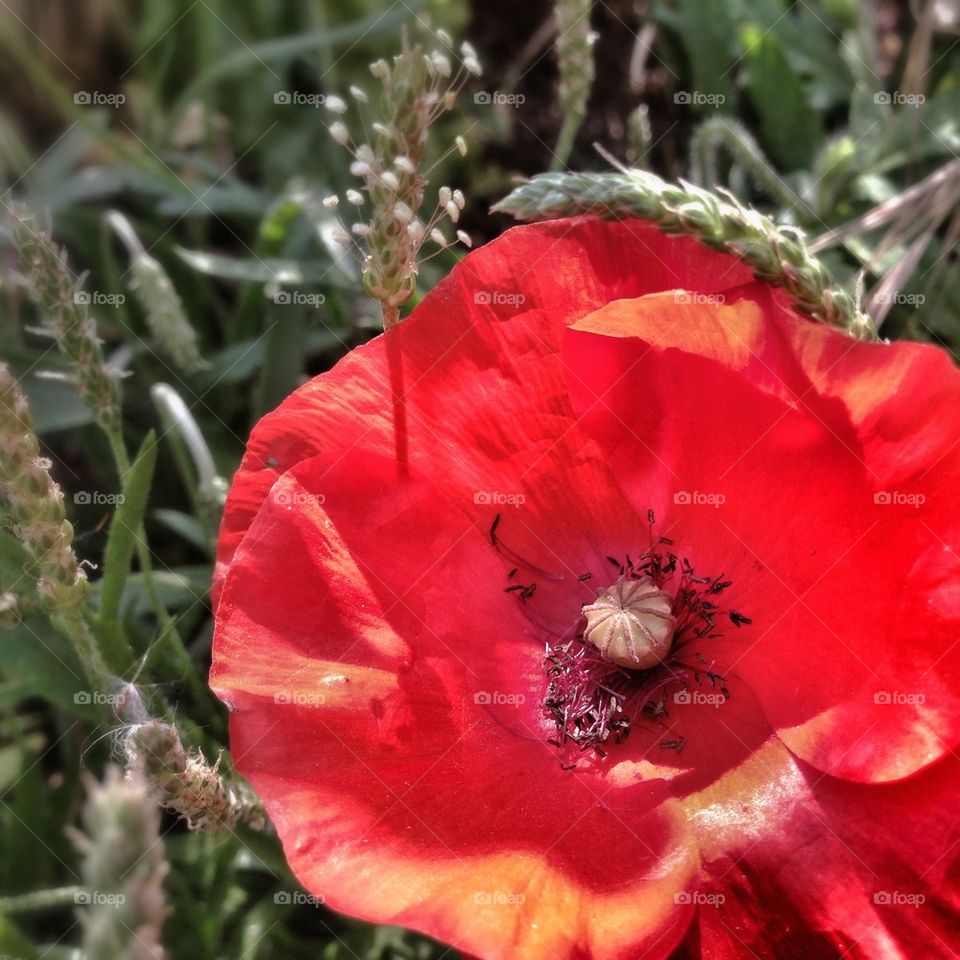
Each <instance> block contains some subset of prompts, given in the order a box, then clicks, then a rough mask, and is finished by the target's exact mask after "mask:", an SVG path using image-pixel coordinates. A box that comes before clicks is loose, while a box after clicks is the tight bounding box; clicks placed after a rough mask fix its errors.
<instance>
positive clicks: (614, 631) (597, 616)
mask: <svg viewBox="0 0 960 960" xmlns="http://www.w3.org/2000/svg"><path fill="white" fill-rule="evenodd" d="M672 607H673V598H672V597H671V596H670V594H669V593H667V592H666V591H664V590H661V589H659V588H658V587H657V585H656V584H655V583H654V582H653V580H651V579H650V577H641V578H640V579H639V580H628V579H626V578H622V579H620V580H619V581H617V583H615V584H614V585H613V586H612V587H607V588H606V589H604V590H600V591H599V592H598V594H597V599H596V601H595V602H594V603H591V604H588V605H587V606H585V607H584V608H583V615H584V617H585V618H586V622H587V623H586V627H585V628H584V631H583V639H584V640H586V641H587V642H588V643H592V644H593V645H594V646H595V647H596V648H597V649H598V650H599V651H600V653H601V654H602V655H603V657H604V658H605V659H607V660H610V661H611V662H612V663H615V664H617V665H618V666H621V667H626V668H627V669H628V670H649V669H650V668H651V667H655V666H656V665H657V664H658V663H662V662H663V661H664V660H665V659H666V657H667V655H668V654H669V653H670V647H671V645H672V643H673V631H674V629H675V627H676V619H675V618H674V616H673V614H672V613H671V610H672Z"/></svg>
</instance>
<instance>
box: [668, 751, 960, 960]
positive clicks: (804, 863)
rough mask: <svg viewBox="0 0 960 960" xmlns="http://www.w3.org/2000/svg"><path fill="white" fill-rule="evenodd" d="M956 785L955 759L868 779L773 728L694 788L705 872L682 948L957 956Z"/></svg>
mask: <svg viewBox="0 0 960 960" xmlns="http://www.w3.org/2000/svg"><path fill="white" fill-rule="evenodd" d="M958 786H960V763H958V762H957V761H956V759H955V758H950V760H949V761H947V762H946V763H945V764H944V765H938V766H936V767H934V768H932V769H931V770H929V771H927V772H925V773H923V774H921V775H920V776H918V777H916V778H914V779H912V780H910V781H908V782H907V783H904V784H895V785H885V786H864V785H860V784H852V783H849V782H844V781H840V780H835V779H834V778H832V777H828V776H824V775H823V774H822V773H820V772H819V771H816V770H813V769H812V768H809V767H806V766H804V765H803V764H800V763H799V762H798V761H796V760H794V759H793V758H792V757H791V756H790V754H789V753H788V752H787V751H786V750H784V748H783V747H782V746H779V745H777V744H776V741H771V742H770V744H768V746H767V747H766V748H765V749H764V750H762V751H758V752H757V753H756V754H755V755H754V756H753V757H752V758H751V760H750V761H749V762H748V763H746V764H744V766H743V767H742V768H741V769H740V770H738V771H736V772H735V773H734V774H731V775H728V776H727V777H725V778H724V779H722V780H721V781H720V782H718V783H717V784H716V785H714V786H713V787H711V788H709V789H708V790H705V791H703V793H702V794H700V795H698V796H695V797H691V798H689V799H688V800H687V801H686V804H685V806H686V808H687V811H688V813H689V815H690V818H691V824H692V826H693V829H694V832H695V833H696V834H697V837H698V841H699V843H700V849H701V855H702V857H703V862H704V872H705V877H706V880H705V884H704V886H703V888H702V890H701V893H700V899H701V904H700V907H699V915H698V929H697V931H696V933H691V935H689V936H688V938H687V954H686V955H687V956H691V957H693V956H696V957H700V956H703V957H709V958H711V960H718V958H719V960H726V958H730V960H734V958H738V960H739V958H741V957H757V958H769V960H817V958H824V960H827V958H833V957H837V956H841V955H842V956H850V957H859V958H880V957H884V958H885V957H913V956H923V957H930V958H938V957H943V958H946V957H950V958H952V957H955V956H956V954H955V953H954V952H953V947H954V946H955V945H956V929H957V928H956V915H957V914H956V910H957V903H958V901H957V876H956V868H957V863H958V858H957V854H956V852H955V849H954V848H955V847H956V846H957V844H958V842H960V825H958V821H957V817H956V815H955V798H956V790H957V787H958ZM951 873H953V876H952V877H951V876H950V874H951ZM681 955H683V954H681Z"/></svg>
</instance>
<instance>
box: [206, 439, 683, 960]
mask: <svg viewBox="0 0 960 960" xmlns="http://www.w3.org/2000/svg"><path fill="white" fill-rule="evenodd" d="M331 466H332V463H331V461H330V459H329V458H316V459H314V460H310V461H308V462H305V463H303V464H301V465H300V466H299V467H297V468H296V469H294V470H293V471H291V472H290V473H289V474H287V475H286V476H285V477H283V478H282V479H281V480H280V481H278V482H277V484H276V485H275V486H274V487H273V490H272V491H271V494H270V496H269V497H268V498H267V500H266V501H265V502H264V504H263V506H262V508H261V510H260V511H259V513H258V516H257V518H256V520H255V521H254V523H253V525H252V526H251V528H250V530H249V532H248V534H247V536H246V537H245V539H244V541H243V544H242V545H241V547H240V548H239V550H238V552H237V554H236V557H235V560H234V563H233V564H232V566H231V569H230V573H229V576H228V579H227V583H226V586H225V590H224V593H223V597H222V600H221V603H220V606H219V610H218V619H219V622H220V625H219V630H218V634H217V641H216V650H215V666H214V671H213V675H212V678H211V684H212V686H213V688H214V690H215V691H216V692H217V693H218V695H219V696H221V697H222V698H224V699H226V700H227V701H229V702H230V703H231V704H232V706H233V708H234V713H233V716H232V723H231V742H232V746H233V753H234V757H235V759H236V762H237V765H238V768H239V769H240V770H241V771H242V772H243V773H244V774H245V775H247V776H248V777H249V778H250V780H251V782H252V784H253V786H254V787H255V789H256V790H257V792H258V793H259V795H260V796H261V797H262V798H263V800H264V802H265V804H266V807H267V810H268V812H269V814H270V816H271V819H272V820H273V822H274V824H275V825H276V827H277V830H278V832H279V833H280V836H281V838H282V839H283V842H284V847H285V851H286V854H287V857H288V860H289V862H290V864H291V866H292V867H293V869H294V871H295V872H296V873H297V875H298V876H299V878H300V879H301V881H302V882H303V883H304V884H305V885H306V887H307V888H308V889H310V890H311V891H312V892H313V893H315V894H317V895H320V896H323V897H325V898H326V900H327V902H328V903H329V904H330V905H331V906H333V907H335V908H337V909H341V910H345V911H348V912H350V913H352V914H355V915H358V916H361V917H365V918H368V919H372V920H377V921H381V922H385V921H386V922H396V923H401V924H404V925H407V926H411V927H415V928H417V929H421V930H424V931H426V932H427V933H430V934H432V935H434V936H437V937H440V938H442V939H444V940H446V941H448V942H450V943H452V944H454V945H455V946H457V947H459V948H461V949H464V950H468V951H472V952H474V953H477V954H480V955H482V956H488V957H494V956H511V957H520V958H523V957H530V958H534V957H537V958H539V957H543V956H551V957H559V958H563V957H570V958H574V957H577V958H587V957H601V956H602V957H614V958H615V957H623V958H626V957H634V956H638V955H640V954H641V953H642V952H643V951H650V953H649V955H650V956H657V955H661V956H662V955H666V953H667V952H669V949H670V948H671V947H672V945H674V944H675V943H676V942H677V940H678V939H679V938H680V936H681V935H682V932H683V929H684V927H685V925H686V922H687V920H688V916H689V912H690V910H689V908H687V907H684V906H683V905H682V904H681V905H680V906H677V905H675V903H674V893H675V892H676V891H678V890H681V889H683V888H684V887H689V885H690V883H689V881H690V878H691V877H692V876H693V874H694V873H695V871H696V868H697V860H696V853H695V849H694V848H693V847H692V846H691V845H690V843H689V837H688V834H687V832H686V824H685V820H684V818H683V816H682V815H681V814H680V811H679V807H678V806H677V804H676V801H671V800H669V799H668V794H667V790H666V788H665V786H664V783H663V781H654V782H652V783H643V782H641V783H636V784H632V785H629V786H626V787H622V788H620V789H613V790H611V789H610V787H609V785H607V784H605V782H604V781H603V780H602V779H601V778H599V777H592V776H590V775H588V774H584V775H580V776H573V775H571V774H570V773H569V772H566V771H564V770H562V769H561V767H560V765H559V762H558V760H557V757H556V754H555V752H554V751H553V750H551V749H550V748H548V747H547V745H546V743H545V742H544V731H543V729H542V724H541V721H540V718H539V698H540V696H541V694H542V687H543V679H542V664H541V660H542V651H541V649H540V648H539V647H538V646H537V644H536V643H535V642H533V641H532V640H531V637H530V636H529V634H530V633H531V627H530V624H529V622H528V621H527V619H526V618H525V616H524V615H523V614H522V612H521V611H520V606H519V604H518V603H517V602H516V600H515V599H514V598H513V597H512V596H510V595H508V594H505V593H504V592H503V582H504V579H503V578H504V569H503V564H502V562H501V561H500V559H499V558H498V557H497V555H496V553H495V552H494V550H493V548H492V546H491V545H490V542H489V539H488V536H487V531H486V529H484V528H483V527H479V526H478V525H477V523H476V520H475V518H474V517H472V516H470V515H468V513H467V512H465V511H464V510H463V509H461V507H460V506H458V505H456V504H453V503H451V502H449V501H448V500H447V498H446V496H445V495H444V494H443V493H442V492H441V491H440V490H439V489H438V488H437V487H436V486H435V485H433V484H431V483H429V482H426V481H423V480H419V479H417V478H414V477H410V476H407V477H403V476H401V475H399V473H398V471H397V467H396V465H395V464H394V463H393V462H392V461H390V460H387V459H386V458H378V457H375V456H372V455H369V454H359V453H356V452H355V453H353V454H350V455H347V456H346V457H344V458H342V459H341V460H340V461H339V462H338V464H337V467H336V468H335V469H331ZM321 499H322V502H321ZM470 506H471V507H472V506H473V505H472V504H470ZM482 693H487V694H493V693H499V694H501V695H506V696H507V697H513V698H514V699H516V698H517V696H518V695H520V696H522V697H524V698H525V699H524V701H523V702H522V703H520V704H513V703H506V704H496V703H494V704H490V705H488V704H486V703H483V702H479V703H478V702H477V700H478V694H482ZM479 699H480V700H481V701H482V700H483V699H484V698H483V697H479ZM494 699H496V698H494ZM598 837H603V843H598V842H597V838H598ZM644 955H647V954H644Z"/></svg>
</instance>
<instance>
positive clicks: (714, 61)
mask: <svg viewBox="0 0 960 960" xmlns="http://www.w3.org/2000/svg"><path fill="white" fill-rule="evenodd" d="M654 16H655V18H656V19H657V20H659V21H660V22H661V23H663V24H664V25H666V26H668V27H669V28H670V29H671V30H673V31H674V32H675V33H676V34H677V36H678V37H679V39H680V41H681V42H682V44H683V47H684V51H685V52H686V55H687V62H688V64H689V69H690V78H691V84H690V86H691V87H692V89H688V90H679V91H677V95H682V94H684V93H686V94H696V95H698V96H700V97H703V96H714V97H718V98H719V97H722V98H723V99H722V100H719V102H718V103H717V109H719V110H721V111H723V112H729V111H731V110H732V109H733V84H732V82H731V80H732V76H733V71H732V70H731V63H732V62H733V61H734V57H735V51H734V50H733V49H732V43H731V40H732V39H734V38H736V35H737V32H736V30H737V27H736V19H735V13H734V11H733V10H732V9H731V7H730V4H729V3H727V2H725V0H682V2H680V3H679V4H677V5H676V6H667V5H666V4H664V3H657V4H656V5H655V7H654ZM677 102H678V103H679V102H682V101H680V100H678V101H677ZM690 102H691V103H693V104H696V103H697V101H696V100H691V101H690ZM700 102H703V101H700Z"/></svg>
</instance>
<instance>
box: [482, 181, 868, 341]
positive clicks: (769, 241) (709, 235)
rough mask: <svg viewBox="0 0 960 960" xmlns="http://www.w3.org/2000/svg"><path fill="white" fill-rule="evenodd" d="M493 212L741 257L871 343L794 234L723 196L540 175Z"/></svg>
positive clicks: (652, 184)
mask: <svg viewBox="0 0 960 960" xmlns="http://www.w3.org/2000/svg"><path fill="white" fill-rule="evenodd" d="M493 209H494V210H495V211H497V212H502V213H509V214H511V215H513V216H514V217H516V218H517V219H518V220H529V221H532V220H547V219H553V218H556V217H569V216H576V215H583V214H595V215H597V216H601V217H607V218H612V219H629V218H639V219H642V220H649V221H651V222H652V223H655V224H656V225H657V226H658V227H660V229H661V230H663V231H664V232H665V233H668V234H682V235H686V236H693V237H697V238H698V239H699V240H701V241H702V242H703V243H705V244H707V245H708V246H711V247H714V248H715V249H718V250H725V251H727V252H728V253H731V254H733V255H734V256H736V257H739V258H740V259H741V260H743V261H744V262H746V263H748V264H749V265H750V266H751V267H752V268H753V270H754V273H755V274H756V276H757V277H758V278H759V279H761V280H765V281H767V282H768V283H771V284H774V285H776V286H779V287H782V288H783V289H784V290H785V291H786V292H787V293H788V294H789V295H790V297H791V298H792V299H793V301H794V303H795V305H796V307H797V308H798V309H799V310H801V311H802V312H803V313H806V314H808V315H809V316H811V317H814V318H815V319H817V320H820V321H822V322H823V323H828V324H831V325H832V326H836V327H840V328H842V329H843V330H846V331H847V332H849V333H850V334H851V335H853V336H855V337H858V338H860V339H864V340H873V339H876V337H877V333H876V327H875V325H874V323H873V320H872V319H871V318H870V317H869V316H868V315H867V314H866V313H864V311H863V310H861V309H860V307H859V304H858V303H857V300H856V298H855V297H853V296H851V294H850V293H848V292H847V291H846V290H844V289H843V288H842V287H840V286H839V285H838V284H837V283H836V281H835V280H834V279H833V277H832V276H831V274H830V272H829V271H828V270H827V268H826V267H825V266H824V264H823V263H821V262H820V261H819V260H817V259H816V257H814V256H813V255H812V254H811V253H810V251H809V250H807V247H806V244H805V242H804V240H803V237H802V235H801V234H800V233H799V231H796V230H794V229H788V228H784V227H779V226H777V224H776V223H774V222H773V220H771V219H770V218H769V217H766V216H764V215H763V214H761V213H759V212H758V211H756V210H753V209H750V208H749V207H746V206H744V205H743V204H741V203H740V202H739V201H738V200H737V199H736V198H735V197H734V196H732V195H731V194H729V193H724V194H723V195H720V194H717V193H713V192H711V191H710V190H705V189H703V188H701V187H696V186H693V185H692V184H688V183H684V182H682V181H681V182H680V183H669V182H667V181H665V180H662V179H660V177H658V176H656V175H655V174H652V173H649V172H648V171H646V170H628V171H623V172H615V173H543V174H539V175H538V176H536V177H534V178H533V179H532V180H529V181H527V182H526V183H523V184H520V185H519V186H518V187H516V188H515V189H514V190H513V191H511V193H510V194H508V195H507V196H506V197H505V198H504V199H503V200H501V201H500V202H499V203H498V204H496V205H495V206H494V208H493Z"/></svg>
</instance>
